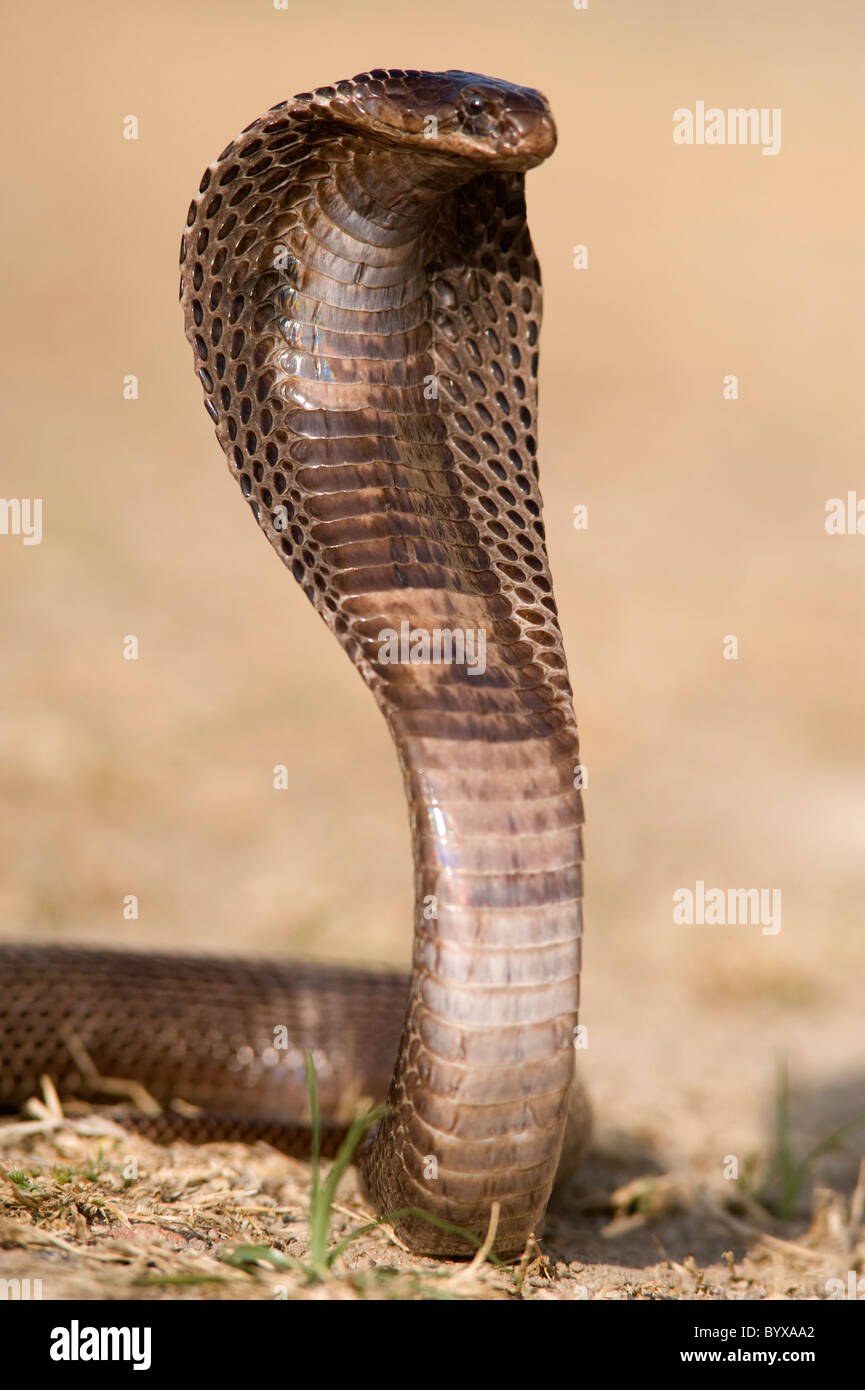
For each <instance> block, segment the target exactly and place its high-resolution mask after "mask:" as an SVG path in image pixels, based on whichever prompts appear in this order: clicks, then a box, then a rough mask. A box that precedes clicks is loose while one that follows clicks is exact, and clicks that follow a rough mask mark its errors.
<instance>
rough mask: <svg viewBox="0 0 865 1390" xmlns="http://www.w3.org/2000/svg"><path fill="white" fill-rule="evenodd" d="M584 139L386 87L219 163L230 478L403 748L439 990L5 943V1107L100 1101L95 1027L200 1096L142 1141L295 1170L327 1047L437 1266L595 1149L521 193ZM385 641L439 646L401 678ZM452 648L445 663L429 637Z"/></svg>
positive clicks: (215, 329)
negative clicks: (274, 1150) (70, 1043)
mask: <svg viewBox="0 0 865 1390" xmlns="http://www.w3.org/2000/svg"><path fill="white" fill-rule="evenodd" d="M555 141H556V134H555V127H554V123H553V120H552V117H551V114H550V111H549V108H548V105H547V103H546V101H545V99H544V98H543V96H541V95H540V93H538V92H536V91H534V90H531V89H529V88H524V87H517V86H512V85H511V84H509V83H507V82H503V81H498V80H494V79H491V78H488V77H484V76H480V75H478V74H474V73H464V72H444V73H425V72H418V71H384V70H376V71H373V72H369V73H362V74H360V75H359V76H356V77H354V78H351V79H350V80H348V81H343V82H337V83H335V84H334V85H332V86H326V87H321V88H319V89H317V90H316V91H313V92H307V93H302V94H301V95H299V96H297V97H294V98H293V99H291V100H289V101H284V102H281V103H280V104H279V105H278V106H275V107H273V108H272V109H271V110H269V111H268V112H266V114H265V115H263V116H262V117H261V118H260V119H259V120H256V121H254V122H253V123H252V125H250V126H247V127H246V129H245V130H244V131H243V132H242V133H241V134H240V135H239V136H238V137H237V138H236V139H235V140H233V141H232V142H231V143H230V144H229V145H228V146H227V147H226V148H225V149H224V150H223V151H222V153H221V154H220V155H219V156H218V158H217V159H216V160H214V162H213V163H212V164H210V165H209V166H208V168H207V169H206V170H205V173H204V176H203V178H202V179H201V182H200V184H199V187H198V191H197V193H196V195H195V197H194V198H193V200H192V203H191V205H190V208H189V213H188V216H187V220H186V230H185V233H184V236H183V243H182V248H181V264H182V282H181V301H182V306H183V313H184V320H185V327H186V333H187V336H188V338H189V341H190V343H191V345H192V350H193V354H194V357H195V365H196V370H197V373H198V376H199V378H200V380H201V383H202V386H203V389H204V403H205V406H206V409H207V411H208V414H209V415H210V417H211V419H212V421H213V423H214V425H215V427H216V434H217V438H218V440H219V443H220V444H221V446H222V448H223V450H224V451H225V454H226V456H227V458H228V463H229V468H230V470H231V473H232V474H233V476H234V478H235V479H236V481H237V483H238V485H239V487H240V490H241V493H242V495H243V497H244V498H245V499H246V501H247V504H248V506H249V508H250V509H251V511H252V513H253V515H254V517H255V519H256V521H257V523H258V525H259V526H260V528H261V529H262V531H263V532H264V534H265V536H266V537H267V539H268V541H269V542H270V544H271V546H272V547H273V549H274V550H275V551H276V554H277V555H278V556H279V558H280V560H281V561H282V562H283V564H284V565H286V566H287V567H288V568H289V569H290V570H291V571H292V573H293V575H294V577H295V579H296V580H297V581H298V582H299V583H300V585H301V586H302V588H303V592H304V593H305V594H306V596H307V598H308V599H309V600H310V602H311V603H312V604H313V606H314V607H315V608H316V610H317V611H318V613H319V615H320V616H321V617H322V618H323V619H324V621H325V623H326V624H327V625H328V627H329V628H330V629H331V631H332V632H333V634H334V636H335V637H336V639H337V640H338V641H339V642H340V643H341V645H342V646H343V648H344V649H345V651H346V652H347V654H348V656H349V658H350V659H351V661H352V662H353V663H354V665H355V666H356V667H357V670H358V671H359V673H360V675H361V677H362V679H363V680H364V681H365V682H366V684H367V685H368V686H369V688H370V690H371V691H372V694H373V696H374V698H375V700H376V702H377V704H378V706H379V709H380V710H381V712H382V714H383V715H384V718H385V720H386V721H387V725H388V729H389V731H390V734H391V736H392V738H393V741H394V744H395V746H396V751H397V756H398V758H399V762H400V766H401V769H402V772H403V776H404V781H405V789H406V795H407V800H408V808H409V816H410V822H411V831H412V839H413V848H414V863H415V889H416V905H415V913H414V942H413V952H412V963H411V974H410V978H409V979H408V980H406V979H405V977H404V976H401V975H396V974H389V973H381V972H380V973H377V974H376V973H372V974H365V973H363V972H358V971H352V970H347V969H345V970H339V969H334V968H327V967H323V966H322V967H315V966H312V967H311V966H303V967H291V966H286V965H280V966H277V965H270V964H268V963H266V962H264V963H258V964H253V963H243V962H231V961H228V962H219V961H216V960H214V961H207V960H196V959H194V958H187V957H176V958H175V957H170V956H163V957H148V956H131V957H126V956H123V955H121V954H113V953H109V952H84V951H71V952H61V951H59V950H57V949H56V948H52V949H49V950H40V949H36V948H30V947H20V948H16V947H4V948H3V949H2V951H0V965H2V978H3V985H2V991H0V1038H2V1042H0V1077H2V1080H0V1097H2V1099H3V1100H4V1101H5V1103H6V1104H15V1103H20V1101H21V1099H22V1098H24V1097H25V1096H26V1095H28V1094H32V1093H33V1090H34V1089H35V1087H36V1085H37V1083H38V1076H39V1073H40V1072H43V1071H49V1072H51V1073H52V1075H54V1077H55V1080H57V1081H58V1084H60V1085H61V1086H62V1087H63V1089H64V1090H70V1089H71V1090H73V1091H74V1090H75V1089H76V1087H77V1088H78V1089H79V1091H80V1087H81V1078H80V1076H79V1074H78V1072H77V1071H76V1067H75V1065H74V1063H73V1061H72V1060H71V1059H70V1056H69V1053H68V1049H65V1048H64V1046H63V1042H62V1038H63V1036H65V1035H67V1033H68V1030H71V1031H72V1032H74V1034H75V1036H76V1037H77V1038H78V1040H79V1041H80V1043H81V1044H82V1046H83V1047H84V1048H85V1050H86V1051H87V1053H88V1055H89V1056H90V1058H91V1059H92V1061H93V1063H94V1064H95V1065H96V1066H97V1067H98V1069H99V1070H100V1071H102V1072H103V1073H105V1074H115V1075H118V1074H119V1075H122V1076H125V1077H129V1076H134V1077H136V1078H138V1079H140V1080H141V1081H142V1082H143V1083H144V1084H145V1085H146V1086H147V1087H148V1089H149V1090H150V1091H151V1093H152V1094H153V1095H154V1096H155V1097H156V1098H157V1100H160V1101H162V1102H163V1103H165V1104H168V1103H169V1102H171V1100H172V1099H174V1098H178V1097H179V1098H182V1099H183V1100H185V1101H186V1102H188V1103H189V1104H190V1105H196V1106H198V1107H199V1109H200V1114H199V1115H198V1116H197V1117H196V1116H193V1117H192V1118H190V1117H189V1116H188V1115H186V1116H180V1115H177V1114H173V1113H172V1112H170V1111H168V1112H166V1113H165V1114H164V1115H162V1116H161V1117H156V1118H155V1119H153V1120H151V1121H144V1120H139V1124H140V1125H143V1126H144V1127H148V1126H149V1127H150V1129H151V1131H152V1132H161V1133H163V1134H174V1133H186V1134H191V1133H192V1132H193V1130H196V1129H197V1131H198V1134H199V1137H200V1136H201V1135H202V1134H203V1135H204V1137H213V1136H214V1135H215V1134H216V1133H224V1134H228V1135H229V1136H230V1137H254V1136H255V1135H259V1136H264V1137H268V1138H271V1139H272V1140H274V1141H275V1142H282V1143H283V1146H284V1147H288V1148H291V1147H292V1146H293V1145H294V1144H295V1143H296V1142H299V1138H298V1135H299V1129H300V1128H302V1126H303V1123H304V1118H305V1116H304V1108H303V1107H304V1089H303V1065H302V1062H303V1054H304V1052H305V1051H306V1050H308V1049H312V1050H313V1052H314V1055H315V1056H316V1058H317V1060H318V1062H319V1071H320V1081H321V1101H322V1107H323V1119H324V1123H325V1125H326V1126H329V1127H330V1128H331V1129H332V1130H333V1132H334V1133H336V1132H338V1130H339V1127H340V1124H341V1123H342V1122H343V1121H344V1119H345V1114H344V1111H345V1109H346V1105H347V1104H349V1102H348V1101H347V1097H349V1098H350V1097H351V1095H356V1094H361V1093H362V1094H370V1095H373V1096H376V1095H380V1094H381V1093H382V1092H384V1091H385V1090H386V1092H387V1095H386V1101H387V1110H386V1113H385V1115H384V1118H383V1119H382V1120H381V1121H380V1122H379V1124H378V1127H377V1129H376V1130H375V1132H374V1133H373V1134H372V1135H371V1136H370V1138H369V1141H368V1142H367V1144H366V1146H365V1148H364V1150H363V1153H362V1155H361V1175H362V1181H363V1184H364V1187H365V1190H366V1192H367V1195H368V1197H369V1199H370V1200H371V1202H372V1203H373V1204H374V1206H375V1207H376V1209H377V1210H378V1211H379V1212H380V1213H381V1214H382V1215H384V1216H388V1215H393V1214H394V1213H396V1212H402V1213H404V1214H403V1215H401V1216H399V1217H398V1218H397V1220H396V1222H395V1224H396V1228H397V1231H398V1234H399V1235H400V1236H401V1237H402V1239H403V1240H404V1241H405V1242H407V1244H408V1245H409V1246H410V1247H411V1248H412V1249H413V1250H416V1251H418V1252H422V1253H428V1254H435V1255H465V1254H467V1253H470V1250H471V1245H470V1244H469V1243H467V1241H466V1238H465V1236H463V1235H462V1234H460V1233H459V1232H456V1231H454V1230H451V1229H449V1228H445V1227H443V1226H440V1225H434V1224H432V1223H430V1221H428V1220H426V1219H424V1217H423V1216H421V1215H419V1214H418V1211H423V1212H425V1213H429V1214H431V1215H432V1216H433V1217H434V1218H437V1219H438V1220H439V1221H441V1222H445V1223H449V1226H453V1227H459V1228H461V1230H462V1231H468V1232H469V1233H470V1234H471V1235H472V1236H474V1237H475V1238H476V1239H480V1238H483V1237H484V1236H485V1234H486V1232H487V1228H488V1224H489V1221H490V1214H491V1211H492V1208H493V1204H494V1203H498V1205H499V1211H500V1218H499V1221H498V1227H497V1232H496V1240H495V1245H496V1249H497V1250H498V1251H499V1252H500V1253H501V1254H503V1255H508V1254H514V1253H519V1252H520V1251H521V1250H522V1249H523V1248H524V1246H525V1243H526V1240H527V1239H528V1238H529V1236H530V1235H532V1234H536V1235H537V1234H539V1233H540V1230H541V1227H542V1223H543V1218H544V1212H545V1209H546V1206H547V1202H548V1198H549V1195H550V1191H551V1187H552V1184H553V1180H554V1177H555V1174H556V1169H557V1165H558V1164H559V1162H560V1158H561V1155H562V1150H563V1144H564V1141H565V1135H566V1130H567V1129H568V1126H569V1125H570V1127H571V1130H570V1138H569V1140H568V1147H569V1148H573V1147H575V1146H578V1145H579V1142H580V1139H581V1137H583V1136H584V1132H585V1116H586V1111H585V1106H584V1103H583V1101H582V1098H581V1093H580V1091H579V1089H578V1088H577V1086H576V1084H575V1068H574V1033H575V1027H576V1023H577V1005H578V984H579V944H580V941H579V939H580V898H581V868H580V866H581V858H582V856H581V843H580V827H581V820H582V813H581V806H580V800H579V794H578V792H577V791H576V790H575V779H574V770H575V765H576V764H577V762H578V757H579V754H578V743H577V732H576V725H575V720H574V714H573V708H572V693H571V687H570V684H569V680H568V672H567V667H566V663H565V656H564V651H563V648H562V639H561V634H560V630H559V625H558V621H557V613H556V605H555V601H554V598H553V590H552V582H551V578H550V571H549V565H548V559H547V552H546V547H545V539H544V526H543V521H542V512H541V495H540V491H539V486H538V465H537V444H536V440H537V371H538V334H539V329H540V320H541V286H540V276H539V270H538V263H537V260H536V257H535V254H534V251H533V248H532V243H531V239H530V236H529V231H528V228H527V224H526V207H525V196H524V182H525V174H526V172H527V171H528V170H530V169H532V168H533V167H535V166H536V165H538V164H539V163H541V161H543V160H544V159H545V158H546V157H547V156H548V155H550V154H551V153H552V151H553V149H554V146H555ZM406 625H407V626H406ZM386 632H394V633H400V634H405V633H406V632H407V633H408V634H409V637H410V638H413V637H414V636H415V635H418V642H419V646H418V647H417V648H414V644H413V642H411V641H410V642H409V643H408V649H409V655H408V659H405V654H406V647H405V645H403V644H398V647H397V651H398V653H401V655H398V657H397V659H394V657H393V650H391V653H390V656H389V657H387V658H386V657H385V654H384V653H383V646H382V644H383V638H382V634H383V633H386ZM436 632H438V633H444V634H449V635H450V642H451V645H450V648H449V647H448V644H447V643H445V644H443V645H442V644H441V643H440V644H439V648H435V646H432V647H430V645H429V642H428V643H427V646H426V647H425V646H424V643H423V640H422V639H423V636H424V634H426V636H427V638H429V636H430V635H431V634H434V633H436ZM454 634H462V635H463V640H464V641H465V640H467V638H470V637H471V636H474V638H475V639H477V638H482V640H483V644H484V662H483V665H482V669H481V665H480V664H479V663H477V662H476V663H475V665H474V668H472V666H471V664H470V663H468V662H466V661H463V662H460V661H459V660H453V659H450V660H448V659H439V660H435V659H432V657H430V658H429V659H424V653H425V652H426V653H429V652H430V651H432V652H433V653H435V652H436V651H439V652H440V653H441V652H444V653H445V654H446V653H447V651H448V650H450V651H453V643H454V641H456V638H455V637H454ZM412 649H414V650H415V657H416V653H417V651H418V650H419V651H420V653H421V655H420V658H419V659H415V657H413V656H412V655H411V650H412ZM475 650H477V648H475ZM40 1019H41V1020H42V1026H41V1027H39V1026H38V1023H39V1020H40ZM47 1021H51V1023H52V1026H48V1022H47ZM283 1025H284V1027H285V1033H286V1036H287V1038H288V1044H289V1045H288V1046H287V1047H285V1048H283V1049H282V1050H281V1051H280V1050H279V1049H277V1048H275V1047H274V1030H275V1029H276V1028H278V1027H280V1026H283ZM394 1053H395V1054H396V1061H395V1063H393V1056H394ZM388 1075H389V1081H388ZM407 1209H408V1210H407Z"/></svg>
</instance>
